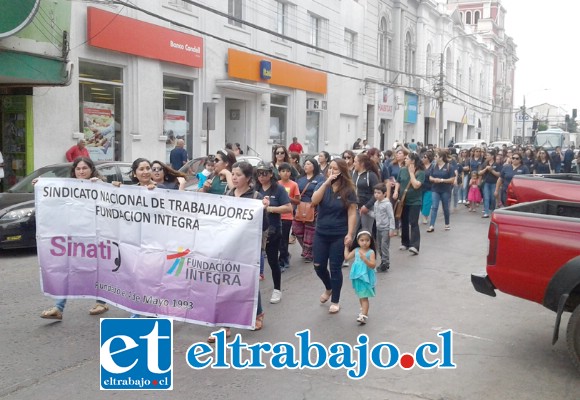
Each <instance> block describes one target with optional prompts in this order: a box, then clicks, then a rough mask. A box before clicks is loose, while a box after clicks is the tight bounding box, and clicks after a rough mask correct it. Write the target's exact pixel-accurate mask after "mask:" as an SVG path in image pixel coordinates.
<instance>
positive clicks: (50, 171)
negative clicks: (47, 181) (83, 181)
mask: <svg viewBox="0 0 580 400" xmlns="http://www.w3.org/2000/svg"><path fill="white" fill-rule="evenodd" d="M70 168H71V167H70V165H59V166H51V167H44V168H40V169H37V170H36V171H34V172H33V173H32V174H30V175H28V176H26V177H25V178H24V179H22V180H21V181H20V182H18V183H17V184H16V185H14V186H12V187H11V188H10V189H8V190H7V192H8V193H33V192H34V187H33V186H32V180H33V179H35V178H40V177H42V178H55V177H56V178H66V177H70Z"/></svg>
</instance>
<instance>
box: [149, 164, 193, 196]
mask: <svg viewBox="0 0 580 400" xmlns="http://www.w3.org/2000/svg"><path fill="white" fill-rule="evenodd" d="M151 179H153V182H155V183H156V184H157V187H159V185H163V187H164V188H166V189H172V190H185V174H184V173H182V172H179V171H176V170H174V169H173V168H171V167H170V166H169V165H167V164H165V163H163V162H161V161H158V160H155V161H153V162H152V163H151Z"/></svg>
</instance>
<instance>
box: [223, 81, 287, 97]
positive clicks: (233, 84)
mask: <svg viewBox="0 0 580 400" xmlns="http://www.w3.org/2000/svg"><path fill="white" fill-rule="evenodd" d="M215 85H216V86H217V87H219V88H223V89H231V90H239V91H242V92H250V93H259V94H265V93H276V92H278V91H277V90H276V89H272V88H271V87H269V86H259V85H256V84H253V83H244V82H238V81H232V80H229V79H218V80H217V81H216V82H215Z"/></svg>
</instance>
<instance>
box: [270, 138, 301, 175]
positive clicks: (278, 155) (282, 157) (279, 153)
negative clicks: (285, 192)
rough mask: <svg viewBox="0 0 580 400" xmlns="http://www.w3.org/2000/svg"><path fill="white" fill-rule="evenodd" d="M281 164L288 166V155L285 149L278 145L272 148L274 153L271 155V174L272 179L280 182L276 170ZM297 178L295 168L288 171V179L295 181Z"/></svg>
mask: <svg viewBox="0 0 580 400" xmlns="http://www.w3.org/2000/svg"><path fill="white" fill-rule="evenodd" d="M283 163H288V164H290V154H289V153H288V150H287V149H286V147H284V146H282V145H281V144H280V145H276V146H275V147H274V152H273V154H272V172H273V173H274V177H275V178H276V180H278V181H279V180H280V173H279V172H278V168H279V167H280V165H282V164H283ZM297 178H298V171H297V170H296V169H295V168H292V170H291V171H290V179H292V180H293V181H296V179H297Z"/></svg>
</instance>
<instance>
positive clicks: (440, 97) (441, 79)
mask: <svg viewBox="0 0 580 400" xmlns="http://www.w3.org/2000/svg"><path fill="white" fill-rule="evenodd" d="M485 33H487V32H471V33H464V34H462V35H457V36H455V37H452V38H451V39H449V40H448V41H447V43H445V46H443V50H442V51H441V60H440V63H439V87H438V88H437V89H438V92H439V94H438V97H437V100H438V101H439V147H445V135H444V133H443V103H444V101H445V98H444V93H443V91H444V88H443V86H444V83H445V75H444V73H443V71H444V69H443V68H444V65H445V63H444V59H445V50H447V46H449V43H451V42H452V41H454V40H455V39H457V38H460V37H466V36H473V35H483V34H485Z"/></svg>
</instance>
